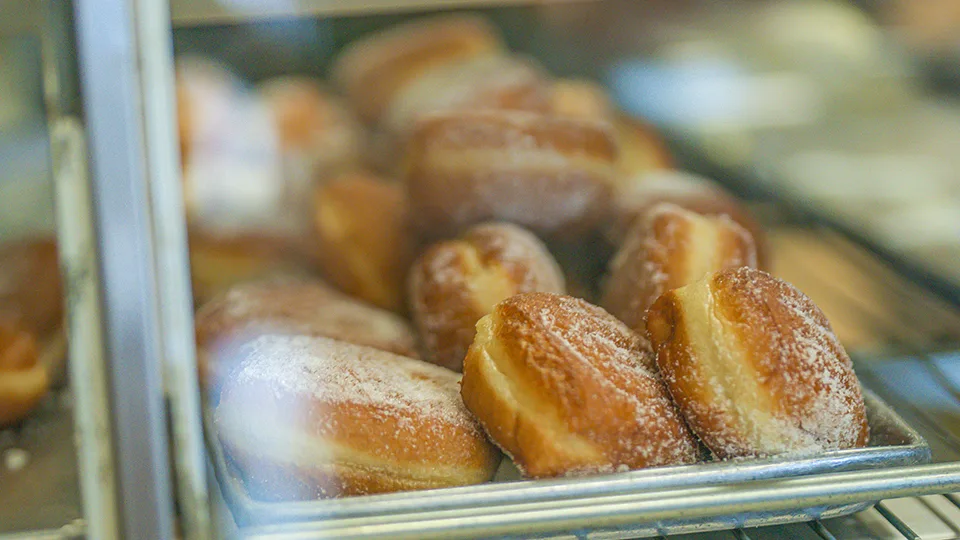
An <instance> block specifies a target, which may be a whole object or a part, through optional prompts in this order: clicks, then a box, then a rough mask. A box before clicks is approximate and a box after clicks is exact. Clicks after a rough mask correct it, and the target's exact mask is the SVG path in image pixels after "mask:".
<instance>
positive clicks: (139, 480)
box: [48, 0, 960, 539]
mask: <svg viewBox="0 0 960 540" xmlns="http://www.w3.org/2000/svg"><path fill="white" fill-rule="evenodd" d="M48 1H58V0H48ZM491 3H494V2H478V3H472V4H473V5H478V4H483V5H489V4H491ZM496 3H503V2H496ZM455 4H456V5H457V6H462V5H468V4H471V2H469V1H468V0H464V1H463V2H455ZM317 5H318V6H326V5H327V4H326V3H318V4H317ZM330 5H333V3H330ZM381 5H382V6H386V7H389V8H390V9H413V8H416V9H419V10H429V9H445V8H448V7H450V6H451V5H452V3H451V2H445V1H442V0H437V1H428V0H417V1H400V0H397V1H389V0H387V1H385V2H375V3H374V2H363V1H358V2H340V3H337V4H336V11H335V12H336V13H337V14H341V15H342V14H347V13H368V12H370V11H371V9H373V10H377V9H381V7H382V6H381ZM73 6H74V13H73V15H74V20H75V31H76V44H77V58H78V68H77V72H76V77H77V79H78V80H79V82H80V85H79V88H80V95H81V96H82V100H81V103H80V105H81V106H80V107H79V108H78V110H58V111H55V113H54V114H53V115H52V116H51V125H52V126H53V133H54V134H53V138H54V148H55V152H54V160H55V164H54V166H55V170H56V171H57V197H58V216H59V221H60V223H59V229H60V240H61V244H62V246H63V249H64V261H65V262H64V268H65V275H66V276H67V277H68V279H67V288H68V294H69V298H70V303H69V309H68V311H69V317H70V323H69V327H70V337H71V364H72V365H73V368H72V369H73V373H74V376H75V377H76V378H79V379H82V380H83V381H85V382H83V383H78V384H79V386H78V399H79V400H80V401H79V402H78V407H77V409H78V410H77V413H76V414H77V425H78V428H79V432H80V440H81V455H82V458H81V473H82V475H83V480H84V481H83V486H84V502H85V512H86V515H87V520H88V523H90V526H91V529H90V530H89V531H88V532H89V534H90V535H91V536H93V537H97V538H167V537H172V535H173V530H174V505H173V501H174V499H175V500H176V502H177V507H178V509H179V512H180V516H181V517H182V521H181V523H182V525H183V534H184V536H185V537H186V538H198V539H200V538H206V537H208V536H210V535H212V534H213V531H211V528H210V521H211V520H210V516H211V515H212V512H213V510H212V508H211V503H210V499H211V498H212V497H211V495H210V490H211V489H214V488H215V486H209V485H208V483H207V480H208V474H207V463H208V461H207V459H206V450H205V449H204V445H203V432H202V426H201V418H202V411H201V405H200V399H199V391H198V387H197V381H196V377H195V375H194V374H195V372H196V370H195V368H196V365H195V357H196V351H195V346H194V343H193V330H192V310H191V301H190V298H191V295H190V281H189V273H188V266H187V264H188V263H187V235H186V226H185V222H184V219H183V215H184V213H183V207H182V193H181V183H180V172H179V159H178V157H179V156H178V150H177V145H176V129H175V124H174V122H175V118H176V114H175V103H174V91H173V73H174V70H173V59H172V45H171V44H172V24H173V22H172V20H171V17H170V13H171V12H170V5H169V4H168V3H167V2H163V1H156V2H153V1H149V0H101V1H98V2H94V1H92V0H74V2H73ZM351 6H352V7H351ZM333 12H334V11H324V10H322V9H308V10H306V11H296V12H293V13H285V14H286V15H291V14H293V15H310V16H316V15H318V14H323V13H333ZM270 15H273V14H271V13H259V14H253V15H249V14H244V15H239V16H238V18H237V19H234V20H246V17H250V16H270ZM218 17H219V16H216V15H204V16H197V17H196V18H195V19H192V20H193V21H194V23H196V22H197V21H214V20H221V19H219V18H218ZM183 20H184V21H187V20H190V18H189V17H187V16H184V19H183ZM66 76H70V74H66ZM80 126H82V129H80ZM86 163H89V168H88V167H87V166H86V165H85V164H86ZM168 418H169V420H170V430H169V431H168V429H167V424H166V420H167V419H168ZM168 452H170V453H172V458H173V459H172V462H173V463H174V467H173V470H174V473H173V474H171V472H170V469H169V468H168V466H167V464H168V457H169V456H168V455H167V454H168ZM584 481H585V482H586V481H591V480H584ZM592 482H594V483H595V482H596V480H592ZM174 486H176V489H174ZM956 490H960V463H948V464H937V465H925V466H913V467H904V468H897V469H892V470H880V471H870V472H845V473H835V474H823V475H816V476H810V477H804V478H790V479H770V480H764V481H762V482H754V483H742V484H733V485H729V486H724V487H723V488H722V489H721V488H717V489H713V490H711V489H710V488H697V489H689V490H678V491H676V492H674V493H671V494H670V496H669V497H665V498H664V497H651V496H650V494H649V493H617V494H616V495H614V494H613V491H611V494H608V495H605V494H603V489H599V491H598V495H597V496H596V497H593V498H590V499H586V498H585V499H583V501H582V502H583V504H582V506H581V507H580V508H577V509H576V510H571V509H570V508H566V507H564V508H559V507H558V508H543V509H536V510H531V511H530V512H517V513H513V514H510V513H504V512H501V511H499V510H500V509H498V508H497V507H496V506H491V507H490V508H489V515H488V516H487V518H485V519H486V521H484V520H483V519H479V518H477V516H475V515H463V516H459V515H443V514H442V513H440V512H433V511H431V509H429V508H428V509H423V510H422V511H421V512H418V513H415V514H411V515H410V516H408V517H407V518H405V519H404V520H401V521H396V522H395V523H391V524H388V525H385V524H382V523H381V524H375V523H369V524H365V523H363V522H362V521H358V522H355V523H351V524H347V525H345V526H344V527H343V528H341V529H337V530H330V529H327V528H325V526H324V524H323V523H322V522H314V523H302V524H293V525H284V526H275V527H268V528H264V529H261V530H257V531H249V532H251V533H256V534H257V535H259V536H261V537H269V538H281V537H289V538H297V537H314V536H315V535H318V534H332V533H337V534H338V535H343V536H342V537H351V536H353V537H360V536H367V535H376V534H380V535H391V536H392V535H398V536H402V535H407V536H410V537H424V536H427V535H434V536H437V537H450V536H444V535H451V534H454V533H455V532H456V531H460V532H459V533H457V534H461V535H467V534H470V535H500V534H517V533H519V532H522V531H525V530H530V531H534V530H536V531H540V532H541V534H547V533H554V532H556V533H559V532H569V531H586V532H588V533H589V531H592V530H594V529H597V530H601V529H608V528H611V527H616V528H619V529H620V530H621V531H630V532H632V533H637V532H639V531H641V530H647V529H649V528H650V527H654V529H655V524H656V523H657V522H661V521H666V520H671V519H674V520H676V519H686V520H708V519H716V518H721V517H723V516H735V515H741V514H743V513H745V512H756V513H758V514H763V513H764V512H772V511H780V510H788V509H797V508H807V507H818V506H831V505H849V504H855V503H863V502H869V501H876V500H879V499H882V498H887V497H895V496H906V495H917V494H930V493H942V492H946V491H956ZM174 493H175V494H174ZM511 516H512V517H511ZM744 524H747V523H746V522H742V520H740V521H738V520H736V519H731V520H730V526H731V527H736V526H742V525H744ZM390 527H393V528H390ZM610 534H611V535H616V534H619V533H610Z"/></svg>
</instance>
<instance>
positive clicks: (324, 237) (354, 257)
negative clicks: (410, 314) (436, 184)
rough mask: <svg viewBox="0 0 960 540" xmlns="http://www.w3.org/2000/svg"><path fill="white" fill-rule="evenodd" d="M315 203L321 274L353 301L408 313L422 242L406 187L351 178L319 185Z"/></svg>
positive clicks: (354, 175)
mask: <svg viewBox="0 0 960 540" xmlns="http://www.w3.org/2000/svg"><path fill="white" fill-rule="evenodd" d="M313 199H314V201H313V202H314V229H315V231H316V236H315V242H316V260H317V264H318V267H319V269H320V270H321V273H322V274H323V275H324V276H325V277H326V279H327V280H328V281H329V282H330V283H332V284H333V285H335V286H336V287H338V288H339V289H341V290H342V291H344V292H346V293H347V294H350V295H351V296H355V297H357V298H360V299H361V300H364V301H366V302H369V303H371V304H373V305H375V306H378V307H381V308H384V309H389V310H391V311H396V312H402V311H404V307H405V301H404V292H405V287H406V277H407V270H409V268H410V264H411V263H412V262H413V259H414V257H415V256H416V244H417V239H416V235H415V231H414V230H413V227H412V224H411V223H410V209H409V207H408V204H407V197H406V192H405V191H404V189H403V187H402V186H400V185H399V184H397V183H387V182H383V181H381V180H379V179H378V178H375V177H373V176H371V175H369V174H366V173H348V174H345V175H341V176H340V177H338V178H337V179H336V180H334V181H332V182H329V183H327V184H325V185H320V186H318V187H317V188H316V190H315V192H314V196H313Z"/></svg>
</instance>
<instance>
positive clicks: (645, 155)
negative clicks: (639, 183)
mask: <svg viewBox="0 0 960 540" xmlns="http://www.w3.org/2000/svg"><path fill="white" fill-rule="evenodd" d="M614 126H615V127H616V128H617V139H618V141H619V143H620V172H621V174H622V175H623V176H625V177H630V176H635V175H639V174H643V173H647V172H650V171H654V170H661V169H672V168H673V156H672V154H671V153H670V149H669V148H668V147H667V143H666V142H664V140H663V138H662V137H661V136H660V134H659V133H657V130H656V129H654V128H653V127H652V126H650V125H648V124H646V123H644V122H643V121H641V120H638V119H636V118H630V117H628V116H624V115H619V116H618V117H617V118H616V120H615V122H614Z"/></svg>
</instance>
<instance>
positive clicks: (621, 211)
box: [605, 170, 769, 269]
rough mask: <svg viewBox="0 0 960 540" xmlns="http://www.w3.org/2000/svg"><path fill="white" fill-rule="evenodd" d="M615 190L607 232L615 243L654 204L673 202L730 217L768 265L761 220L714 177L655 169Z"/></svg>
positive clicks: (760, 260)
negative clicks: (751, 240)
mask: <svg viewBox="0 0 960 540" xmlns="http://www.w3.org/2000/svg"><path fill="white" fill-rule="evenodd" d="M616 193H617V194H616V196H615V197H614V202H613V213H612V217H611V219H610V222H609V225H608V227H607V229H606V231H605V235H606V238H607V240H608V241H609V242H610V243H611V244H612V245H614V246H619V245H621V244H622V243H623V241H624V239H625V237H626V235H627V232H628V231H629V230H630V229H631V228H632V227H633V226H634V224H636V223H637V221H639V220H641V219H643V218H644V217H645V216H646V215H647V214H649V213H650V211H651V210H652V209H653V208H654V207H655V206H657V205H658V204H660V203H671V204H675V205H677V206H680V207H682V208H686V209H687V210H690V211H693V212H696V213H698V214H702V215H705V216H720V215H725V216H729V217H730V219H732V220H733V221H735V222H737V224H738V225H740V226H741V227H743V228H744V229H746V230H747V231H748V232H749V233H750V236H752V237H753V241H754V243H755V244H756V246H757V262H758V265H759V268H761V269H768V268H769V251H768V248H767V241H766V235H765V234H764V231H763V228H762V227H761V226H760V223H759V222H758V221H757V220H756V219H755V218H754V217H753V216H752V215H751V214H750V212H749V210H747V208H746V207H745V206H744V205H743V203H741V202H740V201H739V200H738V199H737V198H736V197H735V196H734V195H733V194H732V193H730V192H729V191H727V190H726V189H724V188H723V187H722V186H721V185H720V184H718V183H716V182H713V181H712V180H709V179H707V178H704V177H702V176H698V175H695V174H692V173H688V172H684V171H675V170H662V171H653V172H647V173H641V174H637V175H634V176H630V177H627V178H624V179H622V181H621V182H620V184H619V185H618V186H617V191H616Z"/></svg>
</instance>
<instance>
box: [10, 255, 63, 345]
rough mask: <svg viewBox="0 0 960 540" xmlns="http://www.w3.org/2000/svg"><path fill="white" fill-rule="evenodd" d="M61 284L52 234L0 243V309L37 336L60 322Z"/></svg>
mask: <svg viewBox="0 0 960 540" xmlns="http://www.w3.org/2000/svg"><path fill="white" fill-rule="evenodd" d="M63 301H64V294H63V285H62V283H61V278H60V265H59V259H58V257H57V244H56V241H55V240H54V239H53V238H39V239H32V240H20V241H17V242H12V243H8V244H5V245H2V246H0V313H4V314H6V315H7V317H13V318H14V319H15V320H16V321H17V322H18V324H19V325H20V326H22V327H23V328H24V329H25V330H26V331H28V332H30V333H32V334H33V335H35V336H37V337H38V338H40V339H43V338H44V337H45V336H47V335H49V334H51V333H53V332H55V331H57V330H58V329H59V328H60V327H61V326H62V325H63V314H64V306H63Z"/></svg>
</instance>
